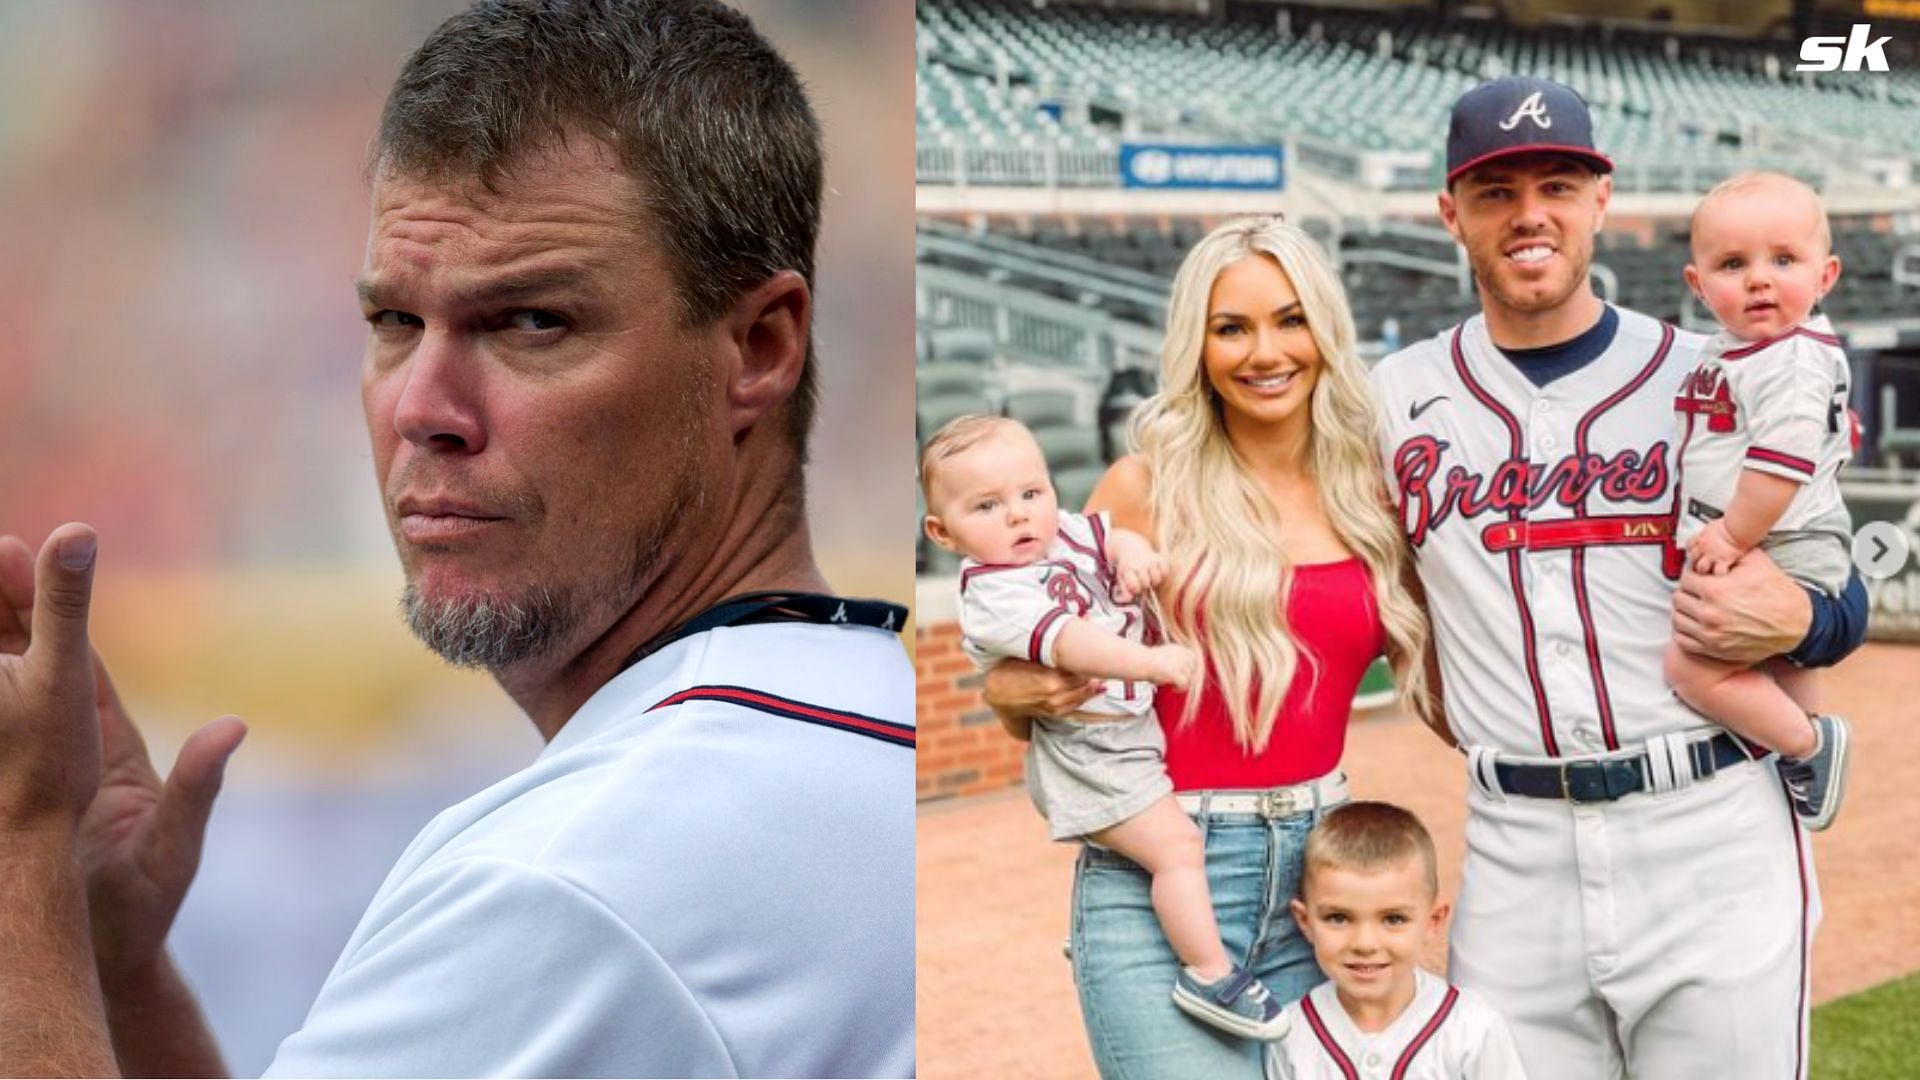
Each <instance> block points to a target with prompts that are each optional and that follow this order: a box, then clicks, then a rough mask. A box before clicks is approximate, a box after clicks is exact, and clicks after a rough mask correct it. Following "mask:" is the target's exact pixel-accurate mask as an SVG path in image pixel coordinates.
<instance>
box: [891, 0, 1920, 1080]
mask: <svg viewBox="0 0 1920 1080" xmlns="http://www.w3.org/2000/svg"><path fill="white" fill-rule="evenodd" d="M1916 20H1920V3H1915V2H1912V0H1865V2H1864V3H1861V2H1860V0H1853V2H1849V3H1842V4H1829V3H1810V2H1805V0H1794V2H1792V3H1788V2H1787V0H1771V2H1769V0H1759V2H1746V0H1698V2H1688V0H1609V2H1601V0H1561V2H1546V0H1503V2H1496V3H1492V4H1484V3H1483V4H1463V3H1458V2H1452V0H1398V2H1396V0H1386V2H1373V3H1366V4H1364V5H1363V4H1358V3H1347V4H1340V3H1299V2H1285V3H1281V2H1275V0H1105V2H1100V3H1095V2H1089V0H1052V2H1047V0H920V3H919V4H918V22H917V36H916V53H915V69H914V70H915V93H914V98H915V135H916V161H915V164H916V181H917V183H916V188H915V202H916V207H917V210H918V223H917V227H916V241H917V249H916V257H917V263H918V273H917V279H916V286H915V315H916V330H917V339H916V358H917V368H918V372H919V379H918V428H917V431H918V433H919V435H920V437H922V438H924V437H925V436H926V435H927V434H929V433H931V432H932V431H933V430H934V429H935V428H937V427H938V426H939V425H940V424H941V423H943V422H944V421H945V420H947V419H949V418H951V417H953V416H955V415H958V414H960V413H964V412H972V411H988V412H996V413H1004V414H1006V415H1009V416H1013V417H1016V418H1018V419H1021V420H1023V421H1025V422H1026V423H1027V424H1028V425H1030V426H1031V427H1032V428H1033V429H1034V430H1035V432H1036V433H1037V434H1038V435H1039V437H1040V441H1041V443H1042V445H1043V447H1044V448H1045V450H1046V452H1047V455H1048V458H1049V461H1050V463H1051V465H1052V468H1053V472H1054V478H1055V482H1056V484H1057V485H1058V487H1059V489H1060V496H1061V503H1062V504H1063V505H1068V506H1074V507H1077V506H1079V505H1080V504H1081V503H1082V502H1083V501H1084V500H1085V498H1086V495H1087V493H1088V491H1089V490H1090V489H1091V487H1092V485H1093V483H1094V482H1095V481H1096V480H1097V479H1098V478H1099V476H1100V475H1101V473H1102V471H1103V470H1104V469H1105V467H1106V465H1107V463H1109V462H1110V461H1112V460H1113V459H1114V458H1115V457H1116V456H1117V455H1119V454H1121V453H1124V452H1125V446H1124V430H1125V421H1126V417H1127V415H1128V413H1129V410H1130V409H1131V408H1132V406H1133V405H1134V404H1135V403H1137V402H1138V401H1139V400H1140V399H1141V398H1142V397H1143V396H1144V395H1146V394H1147V393H1150V392H1151V391H1152V388H1153V385H1154V382H1155V379H1156V371H1157V364H1158V350H1159V341H1160V335H1161V329H1162V326H1163V323H1164V307H1165V304H1166V296H1167V291H1168V286H1169V284H1170V281H1171V278H1172V275H1173V272H1174V270H1175V268H1176V267H1177V266H1178V264H1179V261H1180V259H1181V257H1182V255H1183V254H1184V253H1185V251H1186V250H1187V248H1188V247H1189V246H1190V245H1191V244H1192V243H1193V242H1194V241H1195V240H1197V239H1198V238H1199V237H1200V236H1202V235H1204V234H1205V233H1206V232H1207V231H1208V230H1209V229H1210V228H1211V227H1212V226H1213V225H1215V224H1218V223H1219V222H1220V221H1221V220H1223V219H1225V218H1227V217H1229V216H1232V215H1234V214H1236V213H1245V212H1263V213H1274V212H1279V213H1284V214H1285V215H1286V216H1287V217H1288V218H1289V220H1292V221H1295V222H1298V223H1300V224H1302V225H1303V226H1304V227H1305V228H1307V229H1308V230H1309V231H1311V232H1313V233H1314V235H1316V236H1317V237H1318V238H1320V239H1321V241H1322V242H1323V243H1324V244H1325V246H1326V247H1327V248H1328V249H1329V250H1330V251H1331V252H1333V254H1334V256H1335V258H1336V260H1337V262H1338V264H1339V266H1340V269H1341V274H1342V277H1343V279H1344V281H1345V283H1346V286H1347V288H1348V290H1349V295H1350V297H1351V299H1352V303H1353V307H1354V313H1355V316H1356V319H1357V322H1358V324H1359V330H1360V334H1361V337H1362V339H1363V341H1364V352H1365V354H1366V355H1367V356H1368V358H1369V359H1373V358H1377V357H1379V356H1382V355H1384V354H1385V353H1387V352H1389V351H1392V350H1393V349H1395V348H1397V347H1398V346H1399V345H1401V344H1402V343H1405V342H1409V341H1412V340H1415V339H1417V338H1419V337H1422V336H1426V335H1430V334H1433V333H1434V332H1436V331H1437V330H1439V329H1441V328H1443V327H1445V326H1448V325H1451V324H1452V323H1454V322H1456V321H1458V320H1459V319H1460V318H1461V317H1462V316H1464V315H1466V314H1469V313H1471V312H1472V311H1474V310H1476V308H1477V304H1476V302H1475V299H1474V296H1473V292H1472V281H1471V275H1470V272H1469V270H1468V268H1467V264H1466V261H1465V258H1464V256H1463V255H1462V253H1461V252H1460V251H1459V250H1458V249H1457V248H1456V246H1455V245H1454V244H1453V242H1452V241H1451V239H1450V238H1449V237H1448V236H1447V234H1446V233H1445V231H1444V230H1442V229H1441V228H1440V226H1439V222H1438V219H1437V216H1436V211H1435V208H1434V193H1435V192H1436V191H1437V190H1438V189H1439V185H1440V182H1441V176H1442V172H1443V169H1442V167H1441V161H1442V159H1443V146H1442V143H1443V139H1444V136H1445V131H1446V124H1447V115H1448V109H1449V107H1450V105H1451V103H1452V101H1453V99H1454V98H1455V97H1457V96H1458V95H1459V94H1460V93H1461V92H1462V91H1464V90H1466V89H1467V88H1468V87H1470V86H1472V85H1474V84H1476V83H1477V82H1479V81H1481V80H1483V79H1485V78H1490V77H1494V76H1498V75H1502V74H1513V73H1524V74H1532V75H1543V76H1548V77H1551V78H1554V79H1558V80H1560V81H1562V82H1565V83H1567V84H1569V85H1571V86H1573V87H1574V88H1576V89H1577V90H1579V91H1580V92H1581V93H1582V94H1583V95H1584V96H1585V97H1586V98H1587V100H1588V101H1589V102H1590V103H1591V104H1592V107H1593V112H1594V119H1595V130H1596V138H1597V140H1598V143H1599V146H1600V147H1601V149H1602V150H1604V151H1606V152H1607V153H1608V154H1610V155H1611V156H1612V157H1613V159H1614V160H1615V161H1616V162H1617V163H1618V166H1619V169H1618V171H1617V172H1616V173H1615V174H1614V196H1613V202H1612V205H1611V208H1610V212H1609V215H1608V222H1607V226H1606V230H1605V233H1604V234H1603V235H1602V237H1601V238H1600V242H1599V246H1598V250H1597V252H1596V256H1595V267H1594V271H1593V275H1594V279H1595V284H1596V287H1597V288H1598V289H1599V291H1600V292H1601V293H1602V295H1604V296H1606V297H1607V298H1609V299H1611V300H1613V301H1615V302H1618V303H1620V304H1622V305H1625V306H1628V307H1632V308H1635V309H1637V310H1640V311H1643V312H1646V313H1648V314H1652V315H1656V316H1659V317H1661V318H1664V319H1668V320H1671V321H1674V322H1676V323H1678V324H1680V325H1682V326H1685V327H1689V328H1696V329H1700V328H1705V327H1707V326H1709V325H1710V317H1709V315H1708V313H1707V312H1706V311H1705V310H1704V309H1703V308H1701V307H1700V306H1699V305H1698V304H1697V303H1695V302H1693V301H1692V298H1691V296H1690V294H1689V293H1688V290H1687V289H1686V287H1685V285H1684V283H1683V282H1682V280H1681V274H1680V270H1681V267H1682V265H1683V264H1684V263H1685V262H1686V255H1687V252H1686V240H1685V228H1686V215H1687V214H1688V212H1689V211H1690V209H1691V207H1692V206H1693V204H1694V202H1695V201H1696V200H1697V198H1698V196H1699V195H1700V194H1701V193H1702V192H1704V191H1706V190H1707V189H1708V188H1709V187H1711V186H1712V185H1713V184H1714V183H1715V182H1717V181H1718V180H1720V179H1722V178H1724V177H1726V176H1728V175H1730V174H1732V173H1734V172H1737V171H1740V170H1745V169H1749V168H1755V167H1767V168H1774V169H1780V170H1783V171H1786V172H1790V173H1793V174H1795V175H1798V176H1801V177H1803V178H1805V179H1806V180H1808V181H1809V182H1811V183H1813V184H1814V185H1815V186H1816V187H1817V188H1818V189H1819V190H1820V191H1821V192H1822V193H1823V194H1824V195H1825V197H1826V200H1827V202H1828V205H1829V207H1830V209H1831V212H1832V218H1833V224H1834V245H1835V249H1836V250H1837V252H1838V254H1839V255H1840V256H1841V258H1842V260H1843V261H1844V264H1845V267H1844V272H1843V274H1842V276H1841V279H1840V283H1839V285H1838V288H1837V289H1836V290H1835V292H1834V293H1833V294H1832V295H1831V296H1830V297H1829V299H1828V302H1827V305H1826V310H1827V312H1828V314H1829V315H1830V316H1831V317H1832V319H1833V321H1834V323H1835V325H1836V326H1837V327H1838V328H1839V330H1840V331H1841V333H1842V334H1843V335H1844V337H1845V339H1846V344H1847V349H1848V353H1849V355H1850V357H1851V359H1852V362H1853V365H1854V374H1855V381H1854V394H1855V396H1854V400H1853V407H1854V409H1855V410H1856V412H1857V413H1858V414H1859V415H1860V417H1861V419H1862V422H1863V424H1864V442H1863V445H1862V448H1861V452H1860V454H1859V456H1858V458H1857V460H1856V461H1855V462H1854V463H1853V465H1851V466H1850V467H1849V469H1848V470H1847V472H1846V473H1845V475H1844V479H1845V491H1846V496H1847V499H1848V502H1849V505H1850V508H1851V509H1852V511H1853V514H1854V518H1855V522H1856V525H1858V524H1860V523H1864V522H1866V521H1872V520H1884V521H1890V522H1893V523H1895V524H1896V525H1898V526H1899V527H1900V528H1902V529H1904V530H1905V532H1906V534H1907V535H1908V536H1909V538H1910V539H1912V540H1913V541H1914V544H1913V546H1914V547H1915V548H1916V549H1920V535H1916V534H1920V472H1917V471H1916V468H1917V467H1920V175H1917V172H1916V163H1917V162H1920V62H1917V61H1916V47H1920V21H1916ZM1855 24H1867V25H1870V26H1871V27H1872V30H1871V37H1872V38H1875V39H1877V38H1880V37H1889V38H1890V39H1891V40H1889V41H1887V42H1885V43H1884V46H1883V52H1884V56H1885V59H1886V62H1887V63H1886V67H1887V69H1888V70H1885V71H1872V70H1862V71H1859V72H1851V73H1850V72H1842V71H1833V72H1827V73H1820V74H1814V73H1801V72H1796V71H1795V65H1796V64H1797V63H1799V61H1800V47H1801V42H1802V40H1803V39H1805V38H1807V37H1809V36H1822V35H1825V36H1833V37H1835V38H1846V37H1847V36H1848V35H1849V34H1850V32H1851V28H1852V27H1853V26H1854V25H1855ZM1864 43H1865V42H1864V41H1863V44H1864ZM918 567H919V572H920V577H919V585H918V589H917V594H918V611H919V619H920V621H919V625H918V628H917V640H918V659H917V664H918V674H919V688H920V694H919V702H920V706H919V708H920V712H919V725H920V739H921V742H920V750H919V777H918V781H919V782H918V791H919V796H920V799H921V800H922V802H921V807H922V813H921V818H920V831H919V861H920V875H919V881H920V939H919V942H920V952H919V970H920V982H919V998H920V1000H919V1017H920V1061H921V1068H922V1075H923V1076H927V1077H937V1078H957V1077H1065V1076H1086V1075H1091V1073H1092V1066H1091V1062H1090V1059H1089V1057H1088V1054H1087V1049H1086V1045H1085V1036H1084V1034H1083V1033H1082V1028H1081V1025H1080V1019H1079V1014H1078V1004H1077V1000H1076V998H1075V995H1074V990H1073V986H1072V981H1071V974H1070V971H1069V967H1068V965H1067V963H1066V962H1065V961H1063V960H1062V958H1061V948H1060V943H1061V941H1062V940H1063V939H1064V937H1065V936H1066V933H1067V925H1068V913H1069V912H1068V894H1069V889H1070V885H1071V877H1072V858H1073V850H1072V848H1071V846H1070V845H1054V844H1049V843H1048V842H1047V841H1046V839H1045V831H1044V828H1043V825H1042V823H1041V821H1040V819H1039V817H1038V816H1037V815H1036V814H1035V813H1034V811H1033V810H1032V808H1031V807H1030V806H1029V805H1028V803H1027V801H1026V799H1025V797H1024V795H1023V794H1022V793H1021V791H1020V790H1019V788H1018V785H1019V782H1020V778H1021V774H1020V770H1021V765H1020V749H1021V748H1020V746H1019V745H1017V744H1015V743H1014V742H1013V741H1012V740H1010V739H1008V738H1007V737H1006V736H1005V735H1004V734H1002V732H1001V730H1000V728H999V726H998V725H997V724H996V723H995V722H994V718H993V716H992V714H991V713H990V712H989V711H987V710H986V709H984V708H983V707H982V705H981V703H980V699H979V683H980V680H979V676H978V675H977V674H975V673H974V672H973V670H972V667H971V665H970V664H969V663H968V661H967V660H966V658H965V657H964V656H963V655H962V654H961V653H960V651H959V648H958V643H957V637H958V634H957V630H956V628H955V626H954V624H953V610H954V600H955V590H954V580H953V576H952V572H953V563H952V561H951V558H950V557H947V556H946V553H944V552H942V551H940V550H939V549H937V548H932V547H931V545H929V544H927V543H926V542H925V541H924V540H923V541H922V543H921V548H920V553H919V562H918ZM1870 589H1871V592H1872V595H1873V618H1872V636H1873V639H1874V640H1873V642H1872V643H1871V644H1869V645H1867V646H1866V647H1865V648H1863V649H1862V650H1861V651H1860V652H1859V653H1858V654H1856V655H1855V656H1854V657H1852V658H1850V659H1849V660H1848V661H1847V662H1846V663H1845V664H1843V665H1841V666H1840V667H1839V668H1838V669H1836V671H1835V672H1834V673H1833V674H1832V675H1831V676H1830V677H1829V680H1828V685H1829V687H1830V688H1831V696H1832V701H1833V703H1834V705H1835V706H1837V711H1839V712H1842V713H1843V714H1845V715H1848V716H1849V717H1850V718H1851V719H1852V721H1853V723H1854V724H1855V725H1856V731H1857V732H1858V738H1859V746H1860V752H1859V754H1858V756H1857V759H1856V760H1857V761H1858V764H1857V766H1856V769H1855V771H1854V774H1853V777H1852V780H1851V784H1850V787H1849V798H1848V804H1847V808H1846V811H1845V813H1844V814H1843V815H1842V816H1841V818H1840V821H1839V823H1838V824H1837V826H1836V827H1835V828H1834V829H1832V830H1831V831H1829V832H1826V833H1823V834H1821V835H1820V836H1818V837H1817V838H1816V839H1815V842H1814V846H1815V850H1816V852H1817V853H1818V854H1817V862H1818V869H1819V874H1820V880H1821V885H1822V891H1823V894H1824V898H1825V905H1826V917H1825V923H1824V925H1823V926H1822V928H1821V930H1820V934H1819V937H1818V942H1817V948H1816V953H1815V964H1814V984H1813V988H1814V995H1815V1001H1816V1003H1817V1004H1819V1005H1820V1006H1821V1007H1820V1008H1819V1009H1818V1010H1817V1011H1816V1014H1815V1025H1814V1047H1813V1059H1812V1060H1813V1075H1814V1076H1815V1077H1828V1078H1841V1077H1848V1078H1852V1077H1896V1076H1897V1077H1907V1076H1912V1075H1915V1071H1916V1068H1920V1066H1916V1065H1915V1064H1914V1062H1916V1061H1920V978H1916V977H1913V976H1912V973H1913V972H1915V971H1916V970H1920V919H1917V918H1916V916H1920V867H1916V865H1915V861H1914V858H1913V854H1914V848H1913V828H1914V822H1915V821H1916V820H1920V819H1917V818H1916V810H1920V796H1917V795H1916V794H1915V793H1916V791H1920V725H1916V724H1915V721H1916V720H1920V705H1916V702H1920V644H1916V643H1920V566H1916V565H1915V564H1914V563H1913V562H1912V561H1909V562H1908V563H1907V564H1906V565H1905V566H1904V567H1903V568H1902V569H1901V570H1900V571H1899V572H1898V573H1897V574H1895V575H1894V576H1893V577H1891V578H1890V579H1888V580H1884V581H1876V582H1874V583H1872V584H1871V586H1870ZM1386 688H1387V684H1386V681H1385V680H1384V679H1381V678H1374V679H1370V680H1369V684H1368V685H1366V686H1363V687H1362V699H1361V700H1360V701H1357V702H1356V703H1355V722H1354V724H1353V727H1352V735H1351V739H1350V748H1349V751H1348V754H1347V758H1346V767H1347V768H1348V771H1349V772H1350V773H1351V774H1352V775H1353V776H1354V778H1355V782H1356V786H1357V788H1358V790H1359V792H1360V793H1361V794H1363V795H1368V796H1373V797H1384V798H1390V799H1393V800H1395V801H1399V802H1402V803H1404V804H1407V805H1409V806H1411V807H1412V808H1414V809H1415V810H1416V811H1418V812H1419V813H1420V814H1421V816H1422V817H1423V818H1424V819H1425V820H1426V821H1427V822H1428V823H1429V824H1430V825H1432V826H1433V827H1434V828H1435V832H1436V834H1437V836H1438V837H1439V838H1440V840H1441V843H1442V850H1443V861H1444V862H1445V863H1446V872H1445V875H1444V877H1445V887H1446V888H1447V890H1448V891H1449V892H1451V890H1452V889H1453V888H1454V887H1455V886H1456V884H1457V880H1458V867H1459V860H1460V857H1461V851H1462V842H1461V816H1462V812H1463V808H1464V788H1465V780H1464V775H1463V770H1462V768H1461V764H1460V760H1459V758H1458V757H1457V755H1455V754H1454V753H1453V752H1452V751H1449V750H1447V749H1446V748H1444V747H1443V746H1441V745H1440V743H1439V742H1438V741H1437V740H1435V739H1433V738H1432V737H1431V736H1430V735H1428V734H1427V733H1426V732H1425V731H1424V730H1422V729H1420V727H1419V726H1418V724H1417V723H1416V722H1414V721H1413V720H1411V719H1409V718H1408V717H1406V716H1403V715H1402V714H1400V713H1399V712H1398V711H1396V710H1395V709H1393V708H1390V707H1389V708H1379V707H1374V706H1378V705H1379V704H1381V702H1382V700H1383V699H1385V698H1388V697H1390V695H1387V694H1382V693H1380V692H1381V691H1383V690H1385V689H1386ZM1429 960H1430V962H1432V963H1433V964H1435V965H1436V966H1437V965H1441V964H1444V962H1445V956H1444V948H1440V949H1436V950H1435V954H1434V955H1433V956H1431V957H1430V958H1429Z"/></svg>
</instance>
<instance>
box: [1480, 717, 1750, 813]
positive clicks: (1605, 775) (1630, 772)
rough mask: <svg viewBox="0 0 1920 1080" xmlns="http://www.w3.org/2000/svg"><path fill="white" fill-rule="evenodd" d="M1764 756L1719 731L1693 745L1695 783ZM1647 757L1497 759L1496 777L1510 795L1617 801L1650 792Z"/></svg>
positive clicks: (1689, 751) (1691, 752)
mask: <svg viewBox="0 0 1920 1080" xmlns="http://www.w3.org/2000/svg"><path fill="white" fill-rule="evenodd" d="M1763 754H1764V751H1763V752H1761V753H1751V752H1749V751H1748V750H1747V748H1746V746H1745V745H1744V744H1742V743H1741V742H1740V740H1739V739H1736V738H1734V737H1733V736H1732V735H1730V734H1728V733H1727V732H1724V731H1722V732H1719V733H1718V734H1716V735H1714V736H1713V737H1712V738H1710V739H1702V740H1700V741H1699V742H1696V743H1693V744H1691V745H1689V746H1688V747H1687V757H1688V758H1689V759H1690V760H1691V762H1692V764H1693V778H1694V779H1695V780H1707V779H1711V778H1712V776H1713V774H1714V773H1716V772H1719V771H1720V770H1721V769H1724V768H1726V767H1727V766H1729V765H1738V764H1739V763H1741V762H1743V761H1752V760H1754V759H1755V758H1756V757H1760V756H1763ZM1647 768H1648V765H1647V755H1646V753H1645V752H1641V753H1637V754H1634V755H1632V756H1625V757H1610V758H1582V759H1579V760H1575V761H1563V762H1559V763H1556V764H1551V765H1545V764H1543V765H1522V764H1518V763H1515V762H1507V761H1499V760H1495V761H1494V763H1493V775H1494V776H1495V777H1496V778H1497V779H1498V781H1499V784H1500V790H1502V791H1505V792H1506V793H1507V794H1509V795H1525V796H1527V797H1528V798H1533V799H1564V800H1566V801H1567V802H1570V803H1576V804H1578V803H1601V802H1613V801H1614V800H1615V799H1621V798H1625V797H1626V796H1628V795H1634V794H1637V793H1639V792H1642V791H1646V790H1647V789H1648V788H1649V787H1651V786H1652V785H1651V784H1650V783H1649V782H1648V779H1647Z"/></svg>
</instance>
